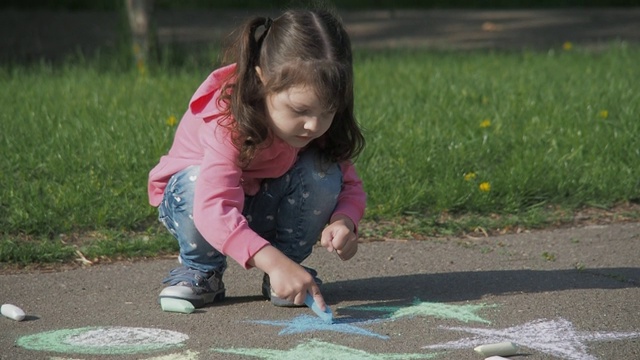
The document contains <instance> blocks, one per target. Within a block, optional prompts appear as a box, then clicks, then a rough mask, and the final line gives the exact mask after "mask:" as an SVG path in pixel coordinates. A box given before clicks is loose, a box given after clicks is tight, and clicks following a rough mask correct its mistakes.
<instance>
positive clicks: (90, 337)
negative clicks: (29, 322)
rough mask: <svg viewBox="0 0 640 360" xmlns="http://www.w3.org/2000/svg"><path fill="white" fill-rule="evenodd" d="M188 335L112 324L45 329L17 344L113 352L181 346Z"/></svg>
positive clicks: (55, 349) (65, 350)
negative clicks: (107, 325)
mask: <svg viewBox="0 0 640 360" xmlns="http://www.w3.org/2000/svg"><path fill="white" fill-rule="evenodd" d="M188 338H189V337H188V336H187V335H185V334H182V333H179V332H176V331H170V330H162V329H147V328H137V327H123V326H112V327H85V328H77V329H62V330H54V331H46V332H42V333H37V334H33V335H27V336H23V337H21V338H19V339H18V340H17V344H18V345H19V346H21V347H23V348H25V349H29V350H40V351H53V352H62V353H68V354H102V355H116V354H136V353H141V352H152V351H159V350H167V349H170V348H173V347H180V346H183V343H184V342H185V341H186V340H187V339H188Z"/></svg>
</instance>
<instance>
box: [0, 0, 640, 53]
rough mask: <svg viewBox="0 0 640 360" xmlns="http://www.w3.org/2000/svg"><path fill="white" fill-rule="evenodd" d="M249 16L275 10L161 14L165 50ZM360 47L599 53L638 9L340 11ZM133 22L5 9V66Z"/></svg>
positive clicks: (1, 14)
mask: <svg viewBox="0 0 640 360" xmlns="http://www.w3.org/2000/svg"><path fill="white" fill-rule="evenodd" d="M249 15H271V16H273V17H275V16H277V15H278V13H277V12H273V11H260V10H252V11H229V10H220V11H203V10H191V11H185V10H175V11H157V12H156V13H155V16H154V23H155V28H156V29H157V38H158V41H159V43H160V44H161V45H166V44H173V45H178V46H179V47H178V48H179V49H183V50H184V51H193V50H194V49H197V48H199V47H206V48H209V47H211V46H212V45H219V44H220V43H221V42H223V41H224V39H225V38H226V37H227V35H228V34H229V33H230V32H231V31H232V30H233V29H234V28H236V27H237V26H238V25H239V24H240V23H241V22H242V21H243V20H244V19H246V17H247V16H249ZM340 15H341V17H342V18H343V21H344V23H345V26H346V28H347V31H348V32H349V34H350V36H351V39H352V42H353V46H354V48H373V49H397V48H406V47H411V48H427V49H449V50H475V49H512V50H513V49H516V50H520V49H533V50H543V51H547V50H549V49H553V48H556V49H559V48H560V47H561V46H562V44H563V43H564V42H567V41H569V42H571V43H573V44H575V45H576V46H580V47H582V48H587V49H596V50H597V49H601V48H604V47H607V46H609V45H611V43H613V42H620V41H624V42H627V43H631V44H638V43H640V7H633V8H596V9H589V8H572V9H553V10H546V9H535V10H533V9H525V10H462V9H461V10H377V11H352V12H349V11H341V12H340ZM126 29H127V25H126V23H123V19H122V16H121V15H120V14H118V13H115V12H100V11H77V12H60V11H35V12H34V11H17V10H3V11H0V35H2V36H0V61H1V60H6V59H13V60H14V61H15V60H17V61H27V60H31V61H33V60H38V59H41V58H45V59H63V58H65V57H66V56H69V55H70V54H77V53H78V52H82V53H85V54H91V53H93V52H95V51H97V50H99V49H100V50H101V51H103V52H104V51H105V50H109V49H117V48H118V46H119V45H120V44H121V43H122V39H123V38H124V39H126V37H127V35H126V34H127V33H126Z"/></svg>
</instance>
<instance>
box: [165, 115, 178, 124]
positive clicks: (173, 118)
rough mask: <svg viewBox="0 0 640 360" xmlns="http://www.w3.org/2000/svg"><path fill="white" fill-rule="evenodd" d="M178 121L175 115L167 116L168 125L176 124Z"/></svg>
mask: <svg viewBox="0 0 640 360" xmlns="http://www.w3.org/2000/svg"><path fill="white" fill-rule="evenodd" d="M177 123H178V119H176V117H175V116H173V115H171V116H169V117H168V118H167V125H169V126H176V124H177Z"/></svg>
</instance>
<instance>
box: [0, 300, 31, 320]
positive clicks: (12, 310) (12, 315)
mask: <svg viewBox="0 0 640 360" xmlns="http://www.w3.org/2000/svg"><path fill="white" fill-rule="evenodd" d="M0 313H2V315H4V316H6V317H8V318H9V319H13V320H15V321H22V320H24V317H25V316H26V315H25V313H24V311H22V309H20V308H19V307H17V306H15V305H11V304H3V305H2V307H0Z"/></svg>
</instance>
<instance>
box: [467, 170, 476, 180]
mask: <svg viewBox="0 0 640 360" xmlns="http://www.w3.org/2000/svg"><path fill="white" fill-rule="evenodd" d="M475 178H476V173H474V172H473V171H472V172H468V173H466V174H464V180H465V181H471V180H473V179H475Z"/></svg>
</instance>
